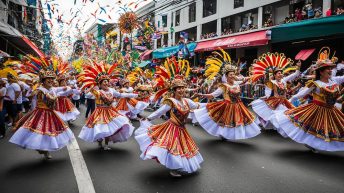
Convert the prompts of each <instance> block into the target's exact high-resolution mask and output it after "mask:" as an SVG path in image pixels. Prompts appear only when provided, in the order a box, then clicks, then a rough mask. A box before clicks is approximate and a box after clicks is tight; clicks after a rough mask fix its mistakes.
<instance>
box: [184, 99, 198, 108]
mask: <svg viewBox="0 0 344 193" xmlns="http://www.w3.org/2000/svg"><path fill="white" fill-rule="evenodd" d="M186 102H187V103H188V105H189V107H190V108H191V109H198V108H200V105H199V104H198V103H196V102H194V101H192V100H190V99H186Z"/></svg>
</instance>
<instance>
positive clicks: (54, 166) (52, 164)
mask: <svg viewBox="0 0 344 193" xmlns="http://www.w3.org/2000/svg"><path fill="white" fill-rule="evenodd" d="M66 164H70V161H69V159H54V158H53V159H51V160H43V158H42V160H35V161H31V162H28V161H27V160H26V161H23V162H21V163H20V164H17V165H15V166H13V167H11V168H10V169H9V170H8V171H7V173H6V175H7V176H8V177H16V176H18V177H20V178H22V177H23V176H26V175H29V176H32V175H35V176H39V175H40V174H45V173H47V172H49V171H52V170H58V169H59V168H65V167H66ZM43 176H44V175H43Z"/></svg>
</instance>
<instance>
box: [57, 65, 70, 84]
mask: <svg viewBox="0 0 344 193" xmlns="http://www.w3.org/2000/svg"><path fill="white" fill-rule="evenodd" d="M69 70H70V68H69V64H68V62H59V63H58V64H57V67H56V69H55V72H56V75H57V80H58V81H59V80H65V79H67V78H68V71H69Z"/></svg>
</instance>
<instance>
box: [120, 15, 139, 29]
mask: <svg viewBox="0 0 344 193" xmlns="http://www.w3.org/2000/svg"><path fill="white" fill-rule="evenodd" d="M118 26H119V29H120V30H121V32H122V33H127V34H129V33H132V32H133V30H134V29H138V28H139V22H138V19H137V16H136V14H135V13H134V12H126V13H124V14H122V15H121V16H120V18H119V20H118Z"/></svg>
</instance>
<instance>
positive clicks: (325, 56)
mask: <svg viewBox="0 0 344 193" xmlns="http://www.w3.org/2000/svg"><path fill="white" fill-rule="evenodd" d="M330 53H331V50H330V48H329V47H322V48H321V49H320V51H319V54H318V60H317V62H316V70H318V69H321V68H324V67H334V66H336V64H335V62H334V61H336V60H338V58H337V57H335V56H334V55H335V54H336V52H334V54H333V56H332V58H331V59H330Z"/></svg>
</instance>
